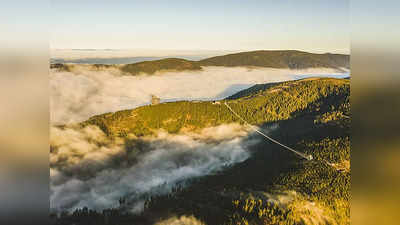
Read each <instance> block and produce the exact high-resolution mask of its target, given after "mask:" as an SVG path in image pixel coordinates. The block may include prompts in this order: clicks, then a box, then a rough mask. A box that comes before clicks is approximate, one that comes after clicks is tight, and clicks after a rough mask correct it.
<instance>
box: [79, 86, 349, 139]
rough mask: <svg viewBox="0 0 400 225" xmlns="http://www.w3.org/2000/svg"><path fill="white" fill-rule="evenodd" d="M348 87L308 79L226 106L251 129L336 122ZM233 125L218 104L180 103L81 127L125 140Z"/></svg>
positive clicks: (254, 91) (257, 91)
mask: <svg viewBox="0 0 400 225" xmlns="http://www.w3.org/2000/svg"><path fill="white" fill-rule="evenodd" d="M349 84H350V81H349V80H347V79H334V78H308V79H303V80H297V81H288V82H282V83H276V84H273V85H270V84H268V85H261V86H255V87H252V88H249V89H248V90H247V92H246V91H242V92H241V93H242V94H241V96H239V97H238V98H229V99H226V102H227V103H228V104H229V105H230V106H231V107H232V108H233V109H234V110H235V111H236V112H238V113H239V114H240V115H241V116H242V117H244V118H245V119H246V120H247V121H249V122H250V123H252V124H255V125H261V124H263V123H267V122H274V121H280V120H287V119H292V118H295V117H298V116H301V115H308V116H310V115H313V114H315V115H316V114H318V115H320V117H321V118H322V117H323V118H322V119H324V118H325V119H326V120H335V119H337V118H339V119H340V118H342V116H343V115H346V114H347V115H348V114H349V104H350V103H349V93H350V85H349ZM243 93H245V94H243ZM232 122H238V120H237V118H236V117H234V116H233V115H232V113H231V112H230V111H229V110H228V109H227V107H226V106H225V105H224V104H223V103H222V102H221V104H213V102H209V101H203V102H201V101H200V102H193V101H180V102H170V103H161V104H158V105H148V106H143V107H139V108H136V109H132V110H123V111H119V112H115V113H106V114H102V115H98V116H94V117H91V118H90V119H89V120H87V121H85V122H83V123H82V125H88V124H93V125H98V126H99V127H100V128H101V129H102V130H103V131H104V132H105V133H106V134H108V135H110V136H122V137H123V136H126V135H128V134H134V135H136V136H143V135H149V134H152V133H153V132H154V131H155V130H157V129H164V130H166V131H168V132H170V133H177V132H179V131H182V130H183V129H184V130H196V129H200V128H204V127H210V126H217V125H220V124H224V123H232Z"/></svg>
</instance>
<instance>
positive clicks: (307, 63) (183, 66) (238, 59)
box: [50, 50, 350, 75]
mask: <svg viewBox="0 0 400 225" xmlns="http://www.w3.org/2000/svg"><path fill="white" fill-rule="evenodd" d="M349 61H350V56H349V55H343V54H330V53H326V54H314V53H308V52H302V51H295V50H282V51H266V50H261V51H251V52H240V53H235V54H228V55H223V56H216V57H211V58H207V59H203V60H200V61H191V60H185V59H179V58H167V59H161V60H153V61H144V62H139V63H133V64H124V65H104V64H94V65H79V64H51V65H50V67H51V68H53V69H57V70H60V71H73V70H74V68H78V67H82V66H86V67H87V69H90V70H102V69H110V68H113V69H118V70H121V71H122V72H124V73H126V74H129V75H140V74H150V75H151V74H155V73H156V72H162V71H184V70H187V71H193V70H201V68H202V67H204V66H224V67H238V66H242V67H264V68H280V69H309V68H331V69H336V70H339V71H341V70H342V69H343V68H347V69H348V68H349V64H350V63H349Z"/></svg>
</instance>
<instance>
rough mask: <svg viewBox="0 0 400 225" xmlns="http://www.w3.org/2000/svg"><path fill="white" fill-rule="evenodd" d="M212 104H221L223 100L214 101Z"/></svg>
mask: <svg viewBox="0 0 400 225" xmlns="http://www.w3.org/2000/svg"><path fill="white" fill-rule="evenodd" d="M212 104H213V105H219V104H221V102H219V101H213V103H212Z"/></svg>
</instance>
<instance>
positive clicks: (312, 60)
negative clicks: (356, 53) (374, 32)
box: [200, 50, 350, 69]
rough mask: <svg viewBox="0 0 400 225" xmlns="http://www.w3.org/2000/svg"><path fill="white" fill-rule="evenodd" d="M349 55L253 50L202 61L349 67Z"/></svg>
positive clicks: (247, 64)
mask: <svg viewBox="0 0 400 225" xmlns="http://www.w3.org/2000/svg"><path fill="white" fill-rule="evenodd" d="M349 59H350V57H349V55H342V54H329V53H326V54H314V53H308V52H302V51H295V50H286V51H266V50H262V51H252V52H240V53H236V54H229V55H224V56H216V57H212V58H208V59H204V60H201V61H200V64H201V65H207V66H257V67H271V68H287V69H306V68H335V69H339V68H349Z"/></svg>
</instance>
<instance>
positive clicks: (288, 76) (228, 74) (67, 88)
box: [50, 67, 348, 124]
mask: <svg viewBox="0 0 400 225" xmlns="http://www.w3.org/2000/svg"><path fill="white" fill-rule="evenodd" d="M310 76H331V77H343V76H348V73H346V74H344V73H339V72H337V71H334V70H332V69H312V70H286V69H268V68H265V69H249V68H243V67H235V68H231V67H229V68H228V67H204V69H203V70H202V71H184V72H165V73H162V74H156V75H153V76H124V75H122V74H120V72H119V71H114V72H111V71H103V72H98V71H89V70H85V69H82V70H74V72H73V73H72V72H57V71H55V70H52V71H51V72H50V87H51V90H50V93H51V94H50V119H51V122H52V124H65V123H72V122H80V121H84V120H86V119H88V118H89V117H91V116H94V115H98V114H102V113H106V112H113V111H118V110H123V109H132V108H136V107H138V106H142V105H145V104H149V102H150V99H151V95H152V94H154V95H156V96H158V97H159V98H161V101H162V102H163V101H177V100H216V99H223V98H226V97H228V96H230V95H232V94H235V93H236V92H238V91H241V90H243V89H246V88H248V87H251V86H253V85H254V84H259V83H268V82H279V81H287V80H295V79H300V78H304V77H310Z"/></svg>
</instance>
